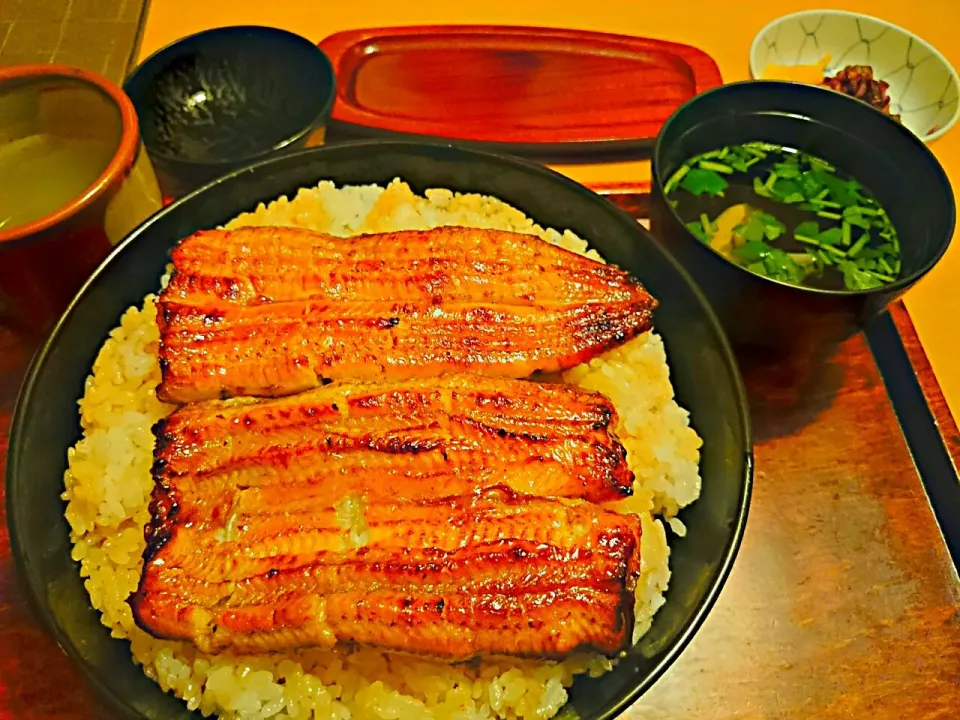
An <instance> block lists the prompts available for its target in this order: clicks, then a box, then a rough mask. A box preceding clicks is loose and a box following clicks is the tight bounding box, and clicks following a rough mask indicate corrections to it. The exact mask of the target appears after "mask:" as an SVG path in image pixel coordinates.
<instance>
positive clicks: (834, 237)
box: [817, 227, 843, 245]
mask: <svg viewBox="0 0 960 720" xmlns="http://www.w3.org/2000/svg"><path fill="white" fill-rule="evenodd" d="M817 240H819V241H820V242H822V243H823V244H824V245H839V244H840V243H842V242H843V230H841V229H840V228H838V227H832V228H827V229H826V230H824V231H823V232H822V233H820V234H819V235H817Z"/></svg>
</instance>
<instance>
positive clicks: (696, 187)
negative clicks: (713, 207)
mask: <svg viewBox="0 0 960 720" xmlns="http://www.w3.org/2000/svg"><path fill="white" fill-rule="evenodd" d="M727 186H728V183H727V181H726V180H724V179H723V177H722V176H721V175H720V174H719V173H716V172H714V171H713V170H705V169H704V168H691V169H690V171H689V172H687V173H686V175H684V177H683V180H682V181H681V182H680V187H682V188H683V189H684V190H686V191H687V192H688V193H690V194H692V195H703V193H707V194H708V195H712V196H714V197H723V192H724V190H726V189H727Z"/></svg>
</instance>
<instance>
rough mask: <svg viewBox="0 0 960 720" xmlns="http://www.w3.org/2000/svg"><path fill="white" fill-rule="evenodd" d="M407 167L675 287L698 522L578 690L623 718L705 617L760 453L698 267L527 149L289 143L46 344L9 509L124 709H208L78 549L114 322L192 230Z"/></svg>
mask: <svg viewBox="0 0 960 720" xmlns="http://www.w3.org/2000/svg"><path fill="white" fill-rule="evenodd" d="M396 177H400V178H403V179H404V180H406V181H407V182H409V183H410V185H411V186H412V188H413V189H414V190H415V191H416V192H419V193H422V192H423V191H424V190H426V189H428V188H433V187H443V188H451V189H454V190H457V191H462V192H478V193H484V194H490V195H495V196H497V197H500V198H502V199H504V200H505V201H507V202H509V203H511V204H512V205H514V206H516V207H518V208H520V209H521V210H522V211H523V212H525V213H527V214H528V215H529V216H530V217H532V218H534V219H535V220H536V221H537V222H538V223H540V224H541V225H543V226H549V227H554V228H569V229H571V230H573V231H574V232H576V233H577V234H579V235H580V236H581V237H584V238H588V239H589V240H590V241H591V242H592V243H593V246H594V247H595V248H596V249H597V250H599V251H600V252H601V253H603V255H604V256H605V257H606V258H607V259H608V260H609V261H611V262H615V263H617V264H618V265H620V266H621V267H623V268H625V269H627V270H628V271H630V272H631V273H633V274H635V275H636V276H637V277H638V278H640V279H641V280H642V281H643V282H644V283H646V285H647V287H648V289H649V290H650V291H651V292H652V293H653V294H654V295H655V296H656V297H657V298H658V299H659V301H660V307H659V308H658V309H657V310H656V314H655V323H656V326H657V329H658V331H659V332H660V333H661V335H662V337H663V338H664V342H665V344H666V348H667V352H668V354H669V358H670V361H671V379H672V380H673V383H674V387H675V390H676V395H677V399H678V401H679V402H680V404H681V405H682V406H684V407H685V408H687V409H688V410H689V411H690V413H691V421H692V424H693V426H694V427H695V428H696V430H697V431H698V433H699V434H700V436H701V437H702V438H703V440H704V445H703V448H702V453H701V465H700V467H701V475H702V478H703V492H702V495H701V497H700V499H699V500H698V501H697V502H696V503H694V504H693V505H691V506H689V507H688V508H687V509H685V510H684V511H683V513H682V514H681V517H682V519H683V521H684V522H685V523H686V525H687V527H688V533H687V536H686V537H684V538H673V539H672V541H671V546H672V553H671V557H670V565H671V569H672V571H673V576H672V579H671V581H670V588H669V591H668V593H667V602H666V605H665V606H664V607H663V608H661V609H660V611H659V612H658V614H657V615H656V618H655V620H654V623H653V627H652V628H651V629H650V631H649V632H648V633H647V635H645V636H644V638H643V639H642V641H641V642H640V643H639V644H638V645H637V646H635V647H634V648H633V649H632V650H631V651H630V652H629V653H628V654H627V656H626V657H625V658H624V659H622V660H621V662H620V663H619V664H618V665H617V667H616V669H615V670H614V671H613V672H611V673H609V674H607V675H604V676H603V677H601V678H598V679H588V678H583V679H580V680H578V681H577V682H576V684H575V685H574V687H573V688H572V691H571V701H570V702H571V704H572V709H573V710H575V711H576V712H577V713H578V714H579V716H580V717H581V718H583V719H584V720H591V719H594V718H612V717H614V716H615V715H617V714H619V713H620V712H621V711H623V710H624V709H625V708H626V707H628V706H629V704H630V703H631V702H632V701H633V700H634V699H636V698H637V697H638V696H639V695H640V694H641V693H643V692H644V691H645V690H646V689H648V688H649V687H650V686H651V685H652V684H653V683H654V682H655V681H656V679H657V678H658V677H659V676H660V675H661V674H662V673H663V672H664V671H665V670H666V668H667V667H668V666H669V665H670V664H671V663H672V662H673V661H674V660H675V659H676V658H677V656H678V655H679V654H680V652H681V651H682V649H683V648H684V646H685V645H686V644H687V642H688V641H689V640H690V639H691V637H692V636H693V635H694V633H696V631H697V629H698V628H699V626H700V624H701V623H702V622H703V620H704V618H705V617H706V616H707V613H708V612H709V610H710V608H711V606H712V605H713V603H714V601H715V600H716V598H717V596H718V594H719V593H720V590H721V587H722V586H723V584H724V581H725V579H726V577H727V574H728V573H729V571H730V568H731V566H732V564H733V561H734V558H735V556H736V554H737V549H738V547H739V544H740V540H741V537H742V535H743V530H744V526H745V523H746V516H747V508H748V504H749V498H750V490H751V484H752V473H753V460H752V447H751V436H750V426H749V419H748V412H747V405H746V399H745V393H744V388H743V384H742V382H741V379H740V376H739V374H738V371H737V367H736V362H735V359H734V357H733V355H732V352H731V350H730V348H729V346H728V343H727V341H726V339H725V337H724V334H723V331H722V330H721V328H720V325H719V323H718V322H717V320H716V318H715V316H714V314H713V312H712V311H711V310H710V307H709V305H708V304H707V302H706V300H705V299H704V298H703V296H702V294H701V293H700V291H699V290H698V289H697V287H696V285H694V283H693V282H691V280H690V278H689V276H688V275H687V274H686V272H684V270H683V269H682V268H681V267H680V266H679V265H678V264H677V262H676V261H675V260H674V259H673V258H671V257H670V255H668V254H667V253H666V252H665V251H664V250H663V249H662V248H661V247H660V246H659V244H658V243H657V242H656V241H655V240H654V239H653V238H652V237H651V236H650V235H649V234H648V233H647V232H646V231H645V230H644V229H642V228H641V227H639V226H638V225H637V223H636V222H635V221H634V220H633V219H631V218H630V217H628V216H627V215H625V214H623V213H621V212H620V211H619V210H617V209H616V208H615V207H614V206H613V205H611V204H610V203H608V202H606V201H605V200H603V199H601V198H600V197H598V196H597V195H595V194H594V193H592V192H590V191H588V190H587V189H585V188H583V187H581V186H580V185H577V184H576V183H574V182H573V181H571V180H568V179H567V178H564V177H562V176H560V175H558V174H556V173H554V172H552V171H550V170H547V169H545V168H543V167H538V166H535V165H532V164H527V163H525V162H523V161H520V160H515V159H509V158H504V157H498V156H495V155H488V154H485V153H480V152H474V151H468V150H464V149H457V148H453V147H449V146H435V145H419V144H408V143H360V144H351V145H339V146H332V147H326V148H315V149H310V150H304V151H301V152H299V153H294V154H290V155H283V156H279V157H276V158H273V159H270V160H268V161H264V162H262V163H260V164H257V165H253V166H251V167H247V168H245V169H243V170H240V171H238V172H235V173H233V174H232V175H230V176H227V177H224V178H222V179H220V180H218V181H216V182H214V183H212V184H210V185H208V186H206V187H204V188H203V189H201V190H199V191H197V192H195V193H193V194H191V195H189V196H187V197H185V198H183V199H181V200H179V201H177V202H175V203H173V204H172V205H170V206H169V207H167V208H165V209H164V210H162V211H161V212H159V213H158V214H156V215H155V216H154V217H153V218H151V219H150V220H149V221H148V222H146V223H145V224H144V225H142V226H141V227H140V228H139V229H138V230H136V231H135V232H134V233H133V234H131V235H130V236H129V237H128V238H127V239H126V240H125V241H124V242H123V243H122V244H121V245H120V246H119V247H118V248H117V249H116V250H115V251H114V252H113V254H112V255H111V256H110V257H109V258H108V259H107V260H106V261H105V262H104V263H103V264H102V265H101V266H100V268H99V269H98V270H97V271H96V273H95V274H94V275H93V276H92V277H91V278H90V280H89V282H88V283H87V284H86V286H85V287H84V288H83V289H82V290H81V292H80V293H79V295H78V296H77V297H76V299H75V300H74V301H73V303H72V305H71V306H70V308H69V309H68V310H67V311H66V313H65V314H64V315H63V317H62V319H61V320H60V322H59V324H58V325H57V326H56V328H55V329H54V331H53V333H52V334H51V335H50V337H49V340H48V341H47V343H46V345H45V346H44V347H43V348H42V350H41V351H40V353H39V354H38V355H37V357H36V359H35V361H34V363H33V366H32V367H31V369H30V371H29V375H28V377H27V380H26V382H25V384H24V386H23V390H22V392H21V395H20V399H19V402H18V404H17V409H16V413H15V419H14V421H13V428H12V432H11V437H10V445H9V456H8V463H7V512H8V518H9V524H10V538H11V546H12V548H13V554H14V557H15V560H16V565H17V567H18V570H19V573H20V578H21V580H22V582H23V584H24V587H25V589H26V590H27V593H28V595H29V597H30V598H31V601H32V604H33V605H34V607H35V608H36V610H37V612H38V613H39V615H40V617H41V618H42V619H43V620H44V622H45V624H46V626H47V627H48V628H49V630H50V632H51V633H52V634H53V636H54V637H55V638H56V640H57V641H58V642H59V643H60V645H61V646H62V647H63V648H64V650H65V651H66V653H67V654H68V655H69V657H70V658H71V659H72V660H73V661H74V662H75V663H76V664H77V665H78V666H79V668H80V669H81V670H82V672H83V674H84V675H85V676H86V678H87V679H88V680H89V681H90V683H91V684H92V685H93V686H94V688H95V689H96V690H98V691H99V693H100V695H101V696H102V697H103V699H104V700H105V702H106V703H107V704H108V705H109V707H110V708H111V710H113V711H114V712H115V713H116V714H117V715H118V716H119V717H121V718H130V719H133V718H137V719H142V718H165V719H166V720H174V719H175V718H181V719H183V720H186V719H187V718H199V717H200V715H199V714H195V713H191V712H189V711H188V710H187V708H186V706H185V705H184V704H183V703H181V702H180V701H179V700H176V699H175V698H174V697H172V696H170V695H167V694H165V693H164V692H163V691H162V690H161V689H160V687H159V686H157V685H155V684H154V683H153V682H152V681H150V680H149V679H148V678H147V677H146V676H145V675H144V674H143V673H142V671H141V670H140V669H139V668H138V667H136V666H134V664H133V662H132V661H131V659H130V650H129V647H128V645H127V643H126V642H121V641H119V640H115V639H112V638H111V637H110V633H109V631H108V630H107V629H106V628H104V627H103V626H102V625H101V624H100V623H99V615H98V613H97V612H95V611H94V610H93V609H92V608H91V606H90V602H89V599H88V596H87V594H86V592H85V590H84V587H83V583H82V580H81V578H80V574H79V572H78V569H79V568H78V565H77V564H76V563H75V562H74V561H73V560H71V557H70V552H71V548H70V542H69V529H68V526H67V524H66V522H65V520H64V515H63V513H64V503H63V501H62V500H61V499H60V495H61V493H62V491H63V475H64V471H65V469H66V454H67V448H68V447H70V446H71V445H72V444H74V443H75V442H76V441H77V440H78V439H79V438H80V435H81V428H80V425H79V419H78V414H77V399H78V398H79V397H80V396H81V394H82V393H83V388H84V379H85V378H86V377H87V375H88V374H89V373H90V369H91V366H92V364H93V361H94V359H95V357H96V355H97V352H98V351H99V348H100V346H101V345H102V343H103V342H104V340H105V338H106V337H107V335H108V333H109V332H110V330H111V329H112V328H113V327H115V326H116V325H117V324H118V321H119V319H120V316H121V314H122V313H123V312H124V311H125V310H126V308H128V307H130V306H131V305H140V304H141V303H142V301H143V297H144V296H145V295H147V294H148V293H151V292H155V291H156V290H157V287H158V284H159V279H160V276H161V274H162V273H163V272H164V267H165V265H166V263H167V262H168V261H169V253H170V250H171V248H172V247H173V245H174V244H175V243H176V242H177V240H178V239H179V238H183V237H185V236H187V235H189V234H191V233H193V232H195V231H197V230H201V229H208V228H214V227H217V226H219V225H221V224H223V223H224V222H226V221H227V220H229V219H230V218H232V217H234V216H236V215H237V214H239V213H241V212H244V211H248V210H252V209H254V208H256V206H257V205H258V204H259V203H261V202H270V201H271V200H273V199H275V198H277V197H279V196H281V195H287V196H290V197H292V196H293V194H294V193H295V192H296V191H297V189H298V188H301V187H307V186H312V185H316V184H317V183H318V182H319V181H321V180H332V181H334V182H335V183H337V184H338V185H342V184H348V185H360V184H369V183H377V184H380V185H386V184H387V183H389V182H390V180H391V179H393V178H396Z"/></svg>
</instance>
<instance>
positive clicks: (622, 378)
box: [63, 180, 701, 720]
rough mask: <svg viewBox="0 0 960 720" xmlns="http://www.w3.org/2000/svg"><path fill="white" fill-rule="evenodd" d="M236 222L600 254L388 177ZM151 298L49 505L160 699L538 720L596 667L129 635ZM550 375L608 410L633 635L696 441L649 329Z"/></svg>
mask: <svg viewBox="0 0 960 720" xmlns="http://www.w3.org/2000/svg"><path fill="white" fill-rule="evenodd" d="M243 225H292V226H298V227H305V228H311V229H315V230H320V231H324V232H328V233H332V234H335V235H350V234H355V233H358V232H379V231H387V230H398V229H426V228H431V227H435V226H438V225H466V226H474V227H488V228H500V229H504V230H514V231H520V232H528V233H535V234H537V235H539V236H540V237H541V238H543V239H545V240H547V241H549V242H551V243H554V244H557V245H560V246H562V247H565V248H568V249H570V250H573V251H576V252H578V253H582V254H584V255H587V256H589V257H592V258H594V259H600V258H599V256H598V255H597V254H596V252H594V251H592V250H588V248H587V243H586V242H585V241H583V240H581V239H580V238H578V237H577V236H576V235H574V234H573V233H571V232H569V231H565V232H558V231H556V230H552V229H543V228H541V227H539V226H538V225H535V224H534V222H533V221H532V220H531V219H529V218H527V217H525V216H524V215H523V214H522V213H521V212H520V211H519V210H517V209H515V208H512V207H510V206H509V205H506V204H505V203H503V202H501V201H500V200H497V199H496V198H492V197H483V196H480V195H460V194H454V193H452V192H450V191H449V190H428V191H427V192H426V193H425V197H419V196H416V195H415V194H414V193H413V192H412V191H411V189H410V188H409V186H407V185H406V184H405V183H402V182H400V181H399V180H396V181H394V182H393V183H391V184H390V185H389V186H388V187H387V188H381V187H377V186H373V185H369V186H360V187H343V188H336V187H335V186H334V185H333V184H332V183H329V182H323V183H320V185H319V186H318V187H315V188H310V189H303V190H300V191H299V192H298V193H297V195H296V197H295V198H294V199H293V200H288V199H287V198H285V197H283V198H280V199H279V200H276V201H275V202H272V203H270V204H269V205H266V206H264V205H260V207H258V208H257V209H256V210H254V211H253V212H251V213H245V214H243V215H241V216H239V217H238V218H236V219H234V220H233V221H231V222H230V223H228V225H227V227H229V228H234V227H239V226H243ZM154 300H155V298H154V297H153V296H148V297H147V298H146V299H145V301H144V304H143V307H142V308H130V309H129V310H127V312H126V313H125V314H124V315H123V317H122V319H121V322H120V326H119V327H117V328H116V329H115V330H114V331H113V332H112V333H111V335H110V338H109V339H108V340H107V341H106V342H105V343H104V345H103V348H102V349H101V351H100V354H99V356H98V357H97V360H96V362H95V364H94V367H93V374H92V375H91V376H90V377H89V378H88V379H87V382H86V387H85V391H84V396H83V398H82V399H81V400H80V416H81V424H82V426H83V431H84V432H83V438H82V439H81V440H80V441H79V442H78V443H77V445H76V446H75V447H73V448H71V449H70V450H69V452H68V458H69V470H68V471H67V472H66V476H65V484H66V491H65V492H64V494H63V498H64V499H65V500H67V501H68V506H67V511H66V517H67V520H68V521H69V523H70V527H71V539H72V541H73V543H74V549H73V557H74V558H75V559H76V560H77V561H79V562H80V568H81V570H80V572H81V575H82V576H83V577H84V578H86V581H85V585H86V588H87V591H88V592H89V594H90V601H91V603H92V604H93V607H95V608H96V609H97V610H99V611H100V612H101V613H102V620H103V624H104V625H106V626H107V627H109V628H110V630H111V632H112V634H113V636H114V637H117V638H127V639H129V640H130V643H131V649H132V653H133V659H134V660H135V661H136V662H137V663H139V664H141V665H142V666H143V670H144V672H145V673H146V674H147V675H149V676H150V677H151V678H153V679H154V680H155V681H156V682H157V683H159V685H160V686H161V687H162V688H163V689H164V690H165V691H168V692H172V693H174V694H175V695H177V696H178V697H180V698H183V700H184V701H185V702H186V703H187V705H188V706H189V707H190V708H191V709H197V708H199V710H200V711H201V712H202V713H204V714H206V715H209V714H214V713H217V714H219V715H220V716H221V717H223V718H231V719H232V718H236V719H238V720H262V719H265V718H290V719H294V718H295V719H298V720H305V719H307V718H317V719H320V718H323V719H326V718H340V719H346V718H354V719H356V720H367V719H368V718H369V719H370V720H395V719H398V718H403V719H404V720H406V719H408V718H409V719H417V718H437V719H440V718H443V719H445V720H482V719H486V718H539V719H541V720H542V719H545V718H549V717H551V716H553V715H554V714H556V713H557V711H558V710H559V709H560V708H561V707H562V706H563V705H564V703H565V702H566V700H567V692H566V689H565V688H567V687H569V685H570V684H571V683H572V681H573V678H574V675H576V674H579V673H583V672H590V673H591V674H598V673H602V672H603V671H605V670H608V669H609V668H610V667H612V664H611V662H610V661H608V660H606V659H604V658H596V657H581V658H571V659H568V660H567V661H565V662H562V663H554V662H538V661H523V660H489V661H483V662H480V663H479V664H471V665H449V664H445V663H441V662H435V661H430V660H422V659H417V658H412V657H408V656H398V655H391V654H390V653H386V652H380V651H377V650H372V649H361V650H358V651H355V652H352V653H351V652H347V651H343V650H339V649H337V650H333V651H300V652H291V653H286V654H283V655H279V654H272V655H257V656H252V655H244V656H237V655H232V654H229V653H225V654H220V655H217V656H210V655H204V654H203V653H200V652H198V651H197V650H196V649H195V648H193V647H192V646H191V645H189V644H184V643H178V642H166V641H160V640H156V639H154V638H152V637H151V636H149V635H147V634H146V633H144V632H142V631H141V630H139V629H138V628H137V627H136V626H135V624H134V621H133V617H132V615H131V611H130V608H129V606H128V605H127V602H126V599H127V597H128V596H129V595H130V594H131V593H132V592H133V591H134V590H135V589H136V586H137V582H138V579H139V575H140V568H141V563H142V560H141V555H142V553H143V550H144V539H143V526H144V524H145V522H146V521H147V519H148V510H147V503H148V501H149V496H150V491H151V489H152V486H153V481H152V479H151V476H150V465H151V462H152V452H153V443H154V438H153V435H152V433H151V427H152V425H153V424H154V423H155V422H156V421H157V420H158V419H160V418H162V417H164V416H165V415H166V414H168V413H169V412H170V411H171V410H172V407H171V406H168V405H164V404H163V403H161V402H160V401H159V400H157V397H156V393H155V388H156V386H157V383H158V382H159V378H160V372H159V367H158V364H157V346H158V340H159V333H158V330H157V325H156V312H155V307H154ZM564 377H565V379H566V380H567V381H568V382H572V383H576V384H578V385H581V386H583V387H586V388H590V389H593V390H597V391H599V392H602V393H604V394H605V395H606V396H607V397H609V398H610V399H611V400H612V401H613V402H614V404H615V405H616V407H617V409H618V411H619V414H620V426H619V428H618V432H619V436H620V439H621V441H622V442H623V444H624V445H625V446H626V448H627V457H628V461H629V463H630V466H631V468H632V469H633V471H634V472H635V473H636V484H635V488H634V490H635V492H634V495H633V496H632V497H631V498H629V499H627V500H625V501H622V502H620V503H618V509H619V510H621V511H623V512H635V513H638V514H640V516H641V518H642V520H643V533H644V534H643V540H642V575H641V578H640V582H639V583H638V586H637V603H636V617H637V623H636V632H635V639H636V638H639V637H640V636H641V635H642V634H643V633H644V632H646V630H647V629H648V628H649V626H650V622H651V619H652V617H653V615H654V613H655V612H656V611H657V609H658V608H659V607H660V606H661V605H662V604H663V603H664V595H663V594H664V591H665V590H666V589H667V583H668V581H669V579H670V570H669V568H668V559H669V547H668V545H667V535H666V532H665V528H664V522H666V523H668V524H669V525H670V526H671V527H672V528H673V530H674V531H675V532H678V533H679V534H683V533H684V532H685V529H684V527H683V524H682V523H681V522H680V520H679V519H678V518H676V514H677V512H678V511H679V510H680V509H681V508H683V507H684V506H686V505H688V504H690V503H691V502H693V501H694V500H696V499H697V497H698V495H699V493H700V476H699V448H700V445H701V441H700V438H699V437H698V436H697V434H696V432H695V431H694V430H693V429H692V428H691V427H690V425H689V418H688V414H687V412H686V411H685V410H683V409H682V408H680V407H679V406H678V405H677V403H676V402H675V401H674V399H673V388H672V387H671V384H670V378H669V367H668V365H667V360H666V355H665V352H664V348H663V343H662V342H661V340H660V338H659V337H658V336H657V335H656V334H655V333H653V332H650V333H647V334H645V335H643V336H641V337H639V338H636V339H635V340H633V341H631V342H629V343H627V344H626V345H624V346H622V347H620V348H618V349H616V350H613V351H611V352H608V353H606V354H605V355H603V356H601V357H598V358H596V359H594V360H592V361H590V362H589V363H587V364H585V365H581V366H578V367H576V368H573V369H572V370H570V371H569V372H567V373H565V375H564ZM692 531H693V532H696V528H693V529H692Z"/></svg>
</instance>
